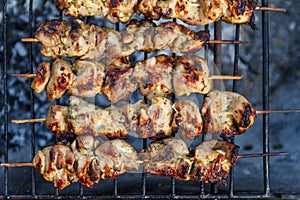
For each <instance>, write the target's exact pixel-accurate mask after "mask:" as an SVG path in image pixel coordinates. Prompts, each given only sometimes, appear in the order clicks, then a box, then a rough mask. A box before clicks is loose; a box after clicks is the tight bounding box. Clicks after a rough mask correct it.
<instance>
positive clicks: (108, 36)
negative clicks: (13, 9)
mask: <svg viewBox="0 0 300 200" xmlns="http://www.w3.org/2000/svg"><path fill="white" fill-rule="evenodd" d="M209 37H210V35H209V32H208V31H205V30H203V31H199V32H196V31H194V30H191V29H189V28H187V27H185V26H184V25H181V24H178V23H176V22H164V23H160V24H158V25H156V24H155V23H154V22H152V21H149V20H141V21H138V20H131V21H130V22H129V23H128V24H127V25H126V28H125V30H124V31H117V30H114V29H111V28H104V27H100V26H96V25H94V24H91V25H89V24H85V23H84V22H83V21H81V20H79V19H76V20H73V21H72V23H71V24H69V23H68V22H67V21H65V20H60V19H52V20H49V21H47V22H45V23H42V24H40V25H39V27H38V28H37V30H36V33H35V40H34V41H39V42H41V43H42V47H41V53H42V54H43V55H44V56H48V57H59V56H68V57H78V58H81V59H98V58H101V57H106V58H107V57H110V58H118V57H123V56H128V55H131V54H133V53H134V52H136V51H144V52H153V51H157V50H164V49H169V50H170V51H171V52H172V53H190V52H195V51H198V50H200V49H201V48H202V47H203V46H204V45H205V44H207V43H213V42H214V41H209ZM23 41H26V40H25V39H24V40H23ZM29 41H32V40H29ZM227 43H241V41H230V42H228V41H227Z"/></svg>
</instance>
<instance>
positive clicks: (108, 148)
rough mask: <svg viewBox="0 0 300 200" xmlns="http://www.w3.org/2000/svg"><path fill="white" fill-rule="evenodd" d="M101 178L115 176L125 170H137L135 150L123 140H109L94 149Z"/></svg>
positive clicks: (137, 163)
mask: <svg viewBox="0 0 300 200" xmlns="http://www.w3.org/2000/svg"><path fill="white" fill-rule="evenodd" d="M95 157H96V159H97V160H98V162H99V169H100V170H101V178H102V179H112V178H117V177H118V176H120V175H121V174H124V173H126V172H137V171H138V170H139V165H140V164H139V162H138V154H137V151H136V150H135V149H134V148H133V147H132V146H131V145H130V144H129V143H127V142H125V141H124V140H110V141H106V142H104V143H103V144H101V145H100V146H99V147H98V148H97V149H96V150H95Z"/></svg>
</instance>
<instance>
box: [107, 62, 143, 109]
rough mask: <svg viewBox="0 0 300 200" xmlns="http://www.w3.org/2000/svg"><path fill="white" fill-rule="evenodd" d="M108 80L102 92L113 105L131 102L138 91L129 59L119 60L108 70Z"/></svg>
mask: <svg viewBox="0 0 300 200" xmlns="http://www.w3.org/2000/svg"><path fill="white" fill-rule="evenodd" d="M105 75H106V79H105V83H104V86H103V87H102V92H103V94H105V96H106V97H107V98H108V100H110V101H111V102H112V103H116V102H118V101H120V100H125V101H129V96H130V94H131V93H133V92H134V91H136V90H137V83H136V81H135V79H134V77H133V66H132V64H131V63H130V62H129V60H128V59H127V58H118V59H116V60H115V61H114V62H113V63H112V64H111V65H109V66H108V67H107V68H106V72H105Z"/></svg>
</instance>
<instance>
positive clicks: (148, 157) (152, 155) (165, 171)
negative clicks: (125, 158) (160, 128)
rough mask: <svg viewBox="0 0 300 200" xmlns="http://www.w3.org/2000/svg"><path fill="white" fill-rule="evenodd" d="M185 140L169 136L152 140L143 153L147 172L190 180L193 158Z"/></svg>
mask: <svg viewBox="0 0 300 200" xmlns="http://www.w3.org/2000/svg"><path fill="white" fill-rule="evenodd" d="M189 153H190V152H189V149H188V147H187V145H186V143H185V142H184V141H183V140H179V139H176V138H168V139H164V140H159V141H155V142H152V143H151V144H150V146H149V147H148V148H147V149H146V151H145V152H143V153H142V159H143V161H144V169H145V171H146V173H149V174H157V175H161V176H171V177H173V178H176V179H180V180H189V173H190V172H191V171H190V170H191V169H192V168H191V167H192V164H193V160H194V159H193V158H192V157H190V156H189Z"/></svg>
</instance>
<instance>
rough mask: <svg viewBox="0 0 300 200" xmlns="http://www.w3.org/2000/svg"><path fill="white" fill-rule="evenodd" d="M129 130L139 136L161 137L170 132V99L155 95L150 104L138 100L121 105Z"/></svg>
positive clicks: (171, 113)
mask: <svg viewBox="0 0 300 200" xmlns="http://www.w3.org/2000/svg"><path fill="white" fill-rule="evenodd" d="M123 110H124V113H125V115H126V117H127V119H128V121H129V124H130V125H129V126H130V130H131V131H132V132H134V133H136V134H137V136H138V137H140V138H151V139H161V138H166V137H169V136H170V135H171V134H172V126H171V123H172V119H173V112H174V111H173V109H172V104H171V101H170V100H168V99H166V98H163V97H156V98H153V99H152V100H151V105H150V106H149V105H148V104H146V103H144V102H143V101H138V102H137V103H135V104H127V105H125V106H124V107H123Z"/></svg>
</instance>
